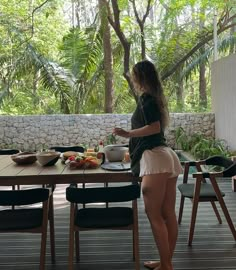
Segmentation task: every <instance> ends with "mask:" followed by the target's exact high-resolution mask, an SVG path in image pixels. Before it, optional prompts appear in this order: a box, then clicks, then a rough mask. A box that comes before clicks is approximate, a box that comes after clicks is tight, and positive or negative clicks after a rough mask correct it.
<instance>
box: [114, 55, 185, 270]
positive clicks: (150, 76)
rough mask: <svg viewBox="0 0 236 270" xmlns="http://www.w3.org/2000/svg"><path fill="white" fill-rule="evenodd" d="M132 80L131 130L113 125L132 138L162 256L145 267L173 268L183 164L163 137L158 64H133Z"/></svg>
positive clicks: (165, 117) (165, 115) (136, 169)
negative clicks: (134, 101) (137, 93)
mask: <svg viewBox="0 0 236 270" xmlns="http://www.w3.org/2000/svg"><path fill="white" fill-rule="evenodd" d="M132 79H133V82H134V85H135V88H136V90H139V91H140V92H141V96H140V97H139V101H138V104H137V108H136V110H135V112H134V114H133V116H132V118H131V127H132V129H131V130H130V131H126V130H124V129H121V128H114V130H113V132H114V134H116V135H119V136H122V137H125V138H130V142H129V151H130V157H131V169H132V171H133V173H134V174H139V176H140V177H142V193H143V199H144V205H145V211H146V214H147V217H148V219H149V222H150V225H151V228H152V232H153V236H154V239H155V243H156V245H157V248H158V251H159V255H160V261H148V262H145V263H144V266H145V267H147V268H149V269H155V270H173V266H172V256H173V253H174V249H175V245H176V241H177V235H178V225H177V220H176V215H175V200H176V181H177V178H178V175H179V174H180V173H182V167H181V164H180V162H179V159H178V157H177V155H176V153H175V152H174V151H173V150H172V149H171V148H169V147H168V146H167V144H166V140H165V137H164V129H165V128H166V126H167V124H168V119H169V117H168V110H167V105H166V101H165V97H164V94H163V88H162V84H161V81H160V78H159V75H158V72H157V70H156V69H155V66H154V65H153V64H152V63H151V62H150V61H147V60H144V61H141V62H138V63H137V64H136V65H135V66H134V67H133V71H132Z"/></svg>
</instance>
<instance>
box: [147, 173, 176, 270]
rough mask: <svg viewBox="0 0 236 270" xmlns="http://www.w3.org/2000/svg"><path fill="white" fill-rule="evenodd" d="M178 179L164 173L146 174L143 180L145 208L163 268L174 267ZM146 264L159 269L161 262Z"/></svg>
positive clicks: (165, 269)
mask: <svg viewBox="0 0 236 270" xmlns="http://www.w3.org/2000/svg"><path fill="white" fill-rule="evenodd" d="M176 180H177V177H174V178H170V177H169V174H167V173H163V174H155V175H148V176H144V177H143V181H142V190H143V198H144V204H145V210H146V212H147V216H148V218H149V221H150V224H151V227H152V231H153V235H154V239H155V242H156V244H157V247H158V250H159V253H160V258H161V269H163V270H167V269H168V270H169V269H173V267H172V264H171V258H172V256H173V253H174V249H175V245H176V241H177V235H178V225H177V220H176V215H175V199H176ZM166 243H168V244H166ZM144 265H145V266H146V267H148V268H152V269H154V268H155V269H158V267H159V266H160V262H158V261H156V262H155V261H150V262H146V263H145V264H144Z"/></svg>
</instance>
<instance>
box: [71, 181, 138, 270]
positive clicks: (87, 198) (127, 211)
mask: <svg viewBox="0 0 236 270" xmlns="http://www.w3.org/2000/svg"><path fill="white" fill-rule="evenodd" d="M139 197H140V186H139V184H129V185H124V186H109V187H94V188H77V187H76V185H74V184H72V185H70V187H68V188H67V189H66V198H67V200H68V201H69V202H70V203H71V204H70V233H69V270H72V269H73V258H74V243H75V247H76V248H75V251H76V261H77V262H79V260H80V243H79V242H80V236H79V233H80V232H81V231H86V230H107V229H109V230H131V231H132V236H133V260H134V261H135V270H139V269H140V266H139V233H138V210H137V198H139ZM106 202H109V207H107V206H106ZM123 202H128V203H126V204H125V205H124V204H122V203H123ZM91 203H92V204H93V205H90V206H89V207H86V208H82V207H81V208H79V205H80V204H81V205H83V204H91ZM97 203H99V206H97ZM101 203H103V204H102V207H101ZM110 203H112V204H110ZM113 203H114V204H113Z"/></svg>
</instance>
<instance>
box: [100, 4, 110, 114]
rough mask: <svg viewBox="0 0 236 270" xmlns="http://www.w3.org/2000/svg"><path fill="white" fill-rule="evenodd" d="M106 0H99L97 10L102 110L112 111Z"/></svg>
mask: <svg viewBox="0 0 236 270" xmlns="http://www.w3.org/2000/svg"><path fill="white" fill-rule="evenodd" d="M106 5H107V3H106V0H99V11H100V18H101V28H102V37H103V51H104V73H105V104H104V112H105V113H112V112H113V101H114V87H113V84H114V83H113V58H112V47H111V32H110V26H109V23H108V18H107V7H106Z"/></svg>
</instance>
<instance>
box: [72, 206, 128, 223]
mask: <svg viewBox="0 0 236 270" xmlns="http://www.w3.org/2000/svg"><path fill="white" fill-rule="evenodd" d="M131 224H133V210H132V208H129V207H110V208H83V209H80V210H79V211H78V212H77V215H76V217H75V225H77V226H79V227H82V228H112V227H125V226H128V225H131Z"/></svg>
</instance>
